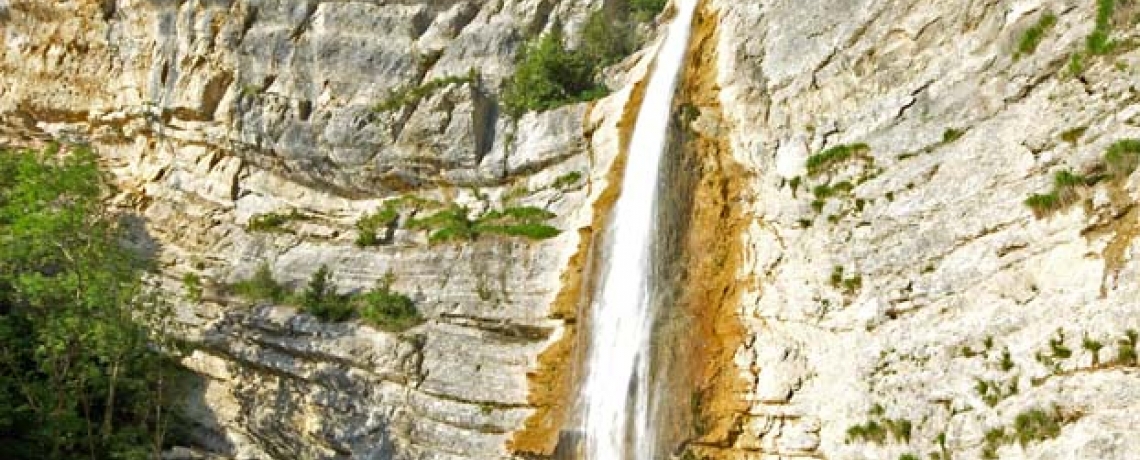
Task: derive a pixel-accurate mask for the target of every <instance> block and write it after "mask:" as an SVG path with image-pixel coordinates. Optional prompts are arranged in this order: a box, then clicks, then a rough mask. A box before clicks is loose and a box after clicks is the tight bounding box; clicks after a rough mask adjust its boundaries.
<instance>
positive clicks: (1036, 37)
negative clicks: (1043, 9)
mask: <svg viewBox="0 0 1140 460" xmlns="http://www.w3.org/2000/svg"><path fill="white" fill-rule="evenodd" d="M1056 24H1057V16H1056V15H1054V14H1053V13H1049V12H1047V13H1045V14H1043V15H1041V19H1038V20H1037V24H1034V25H1033V26H1032V27H1030V28H1029V29H1026V30H1025V33H1024V34H1022V35H1021V41H1019V42H1018V43H1017V52H1016V53H1015V54H1014V57H1018V56H1021V55H1023V54H1033V52H1034V51H1037V45H1039V44H1041V39H1042V38H1044V37H1045V32H1046V31H1048V30H1049V29H1050V28H1052V27H1053V26H1054V25H1056Z"/></svg>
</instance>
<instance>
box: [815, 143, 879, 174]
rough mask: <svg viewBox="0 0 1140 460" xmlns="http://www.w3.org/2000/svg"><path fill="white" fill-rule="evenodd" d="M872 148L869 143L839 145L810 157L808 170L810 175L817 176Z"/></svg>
mask: <svg viewBox="0 0 1140 460" xmlns="http://www.w3.org/2000/svg"><path fill="white" fill-rule="evenodd" d="M870 150H871V147H870V146H868V145H867V144H863V143H859V144H848V145H837V146H835V147H832V148H829V149H827V150H824V151H822V152H819V153H817V154H815V155H812V156H810V157H808V159H807V170H808V175H809V176H816V175H819V174H820V173H823V172H825V171H827V170H829V169H831V168H833V167H834V166H836V165H838V164H840V163H843V162H845V161H848V160H850V159H852V158H856V157H858V156H860V155H864V154H866V153H867V152H868V151H870Z"/></svg>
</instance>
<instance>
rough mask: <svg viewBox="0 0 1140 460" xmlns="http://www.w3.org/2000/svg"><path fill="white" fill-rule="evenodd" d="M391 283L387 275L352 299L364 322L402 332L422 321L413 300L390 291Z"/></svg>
mask: <svg viewBox="0 0 1140 460" xmlns="http://www.w3.org/2000/svg"><path fill="white" fill-rule="evenodd" d="M391 283H392V279H391V277H387V278H386V279H384V280H381V282H380V283H379V284H378V285H377V286H376V288H375V289H373V290H371V291H369V292H367V293H365V294H364V295H361V296H359V297H357V298H356V299H355V300H354V303H355V304H356V305H358V307H357V308H358V309H359V310H360V316H361V317H362V318H363V319H364V322H365V323H367V324H370V325H372V326H375V327H377V328H379V329H381V330H384V331H388V332H403V331H405V330H408V329H410V328H412V327H415V326H416V325H419V324H420V323H423V317H421V316H420V313H419V311H417V310H416V306H415V302H412V299H411V298H409V297H408V296H406V295H404V294H401V293H398V292H394V291H392V289H391Z"/></svg>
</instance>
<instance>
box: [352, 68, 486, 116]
mask: <svg viewBox="0 0 1140 460" xmlns="http://www.w3.org/2000/svg"><path fill="white" fill-rule="evenodd" d="M478 81H479V74H478V72H476V71H475V69H471V70H470V71H468V72H467V75H450V76H446V77H440V78H436V79H433V80H429V81H427V82H425V83H423V84H421V85H418V86H404V87H400V88H397V89H394V90H390V91H389V92H388V97H386V98H385V99H384V100H383V101H381V102H380V103H379V104H376V107H374V108H373V110H375V111H376V112H380V113H386V112H395V111H397V110H400V109H402V108H404V107H416V106H417V105H419V103H420V101H422V100H423V99H424V98H426V97H428V96H430V95H432V94H435V93H436V92H437V91H439V90H442V89H444V88H447V87H449V86H451V85H465V84H469V83H470V84H476V83H478Z"/></svg>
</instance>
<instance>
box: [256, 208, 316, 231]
mask: <svg viewBox="0 0 1140 460" xmlns="http://www.w3.org/2000/svg"><path fill="white" fill-rule="evenodd" d="M306 219H308V217H306V216H305V215H303V214H301V213H299V212H297V210H296V209H294V210H292V211H289V213H288V214H279V213H272V212H271V213H267V214H258V215H256V216H253V217H250V218H249V223H248V224H247V225H246V228H248V229H249V231H251V232H284V231H286V230H285V224H287V223H289V222H292V221H297V220H306Z"/></svg>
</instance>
